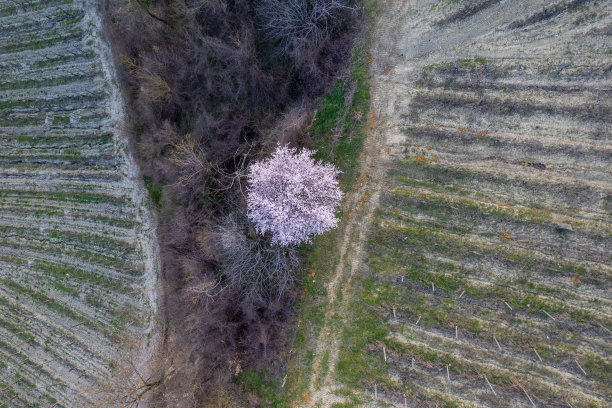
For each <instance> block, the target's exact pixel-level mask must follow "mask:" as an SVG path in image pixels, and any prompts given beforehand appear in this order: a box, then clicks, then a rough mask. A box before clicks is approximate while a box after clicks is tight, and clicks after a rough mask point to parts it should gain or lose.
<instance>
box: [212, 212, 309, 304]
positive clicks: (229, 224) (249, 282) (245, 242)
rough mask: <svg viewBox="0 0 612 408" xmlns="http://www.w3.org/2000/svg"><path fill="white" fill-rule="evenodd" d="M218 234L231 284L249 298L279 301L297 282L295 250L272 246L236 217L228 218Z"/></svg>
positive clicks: (246, 222)
mask: <svg viewBox="0 0 612 408" xmlns="http://www.w3.org/2000/svg"><path fill="white" fill-rule="evenodd" d="M216 232H217V236H218V239H219V241H218V243H219V252H220V255H221V259H222V267H223V272H224V274H225V275H226V277H227V279H228V283H229V285H230V286H232V287H234V288H236V289H239V290H241V291H242V293H243V294H244V296H245V297H246V298H247V299H248V298H255V299H268V300H269V299H274V298H280V297H281V296H282V295H283V293H284V292H285V291H286V290H287V289H288V288H290V287H291V286H292V285H293V284H294V283H295V281H296V276H295V270H296V268H297V266H298V265H299V260H298V257H297V254H296V252H295V249H294V248H293V247H285V248H283V247H280V246H272V245H270V242H269V240H268V239H266V238H264V237H262V236H260V235H258V234H256V233H255V230H254V228H253V227H252V226H251V225H250V224H249V223H248V221H246V219H244V218H243V220H240V219H239V218H238V216H236V215H231V216H228V217H226V218H225V219H224V220H223V223H222V224H220V225H219V226H218V227H217V229H216Z"/></svg>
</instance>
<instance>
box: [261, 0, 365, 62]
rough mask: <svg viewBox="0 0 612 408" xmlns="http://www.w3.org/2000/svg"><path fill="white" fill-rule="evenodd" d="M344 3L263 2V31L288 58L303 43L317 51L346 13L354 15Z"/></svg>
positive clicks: (325, 0)
mask: <svg viewBox="0 0 612 408" xmlns="http://www.w3.org/2000/svg"><path fill="white" fill-rule="evenodd" d="M355 10H356V9H355V8H353V7H350V6H348V5H347V4H345V3H344V2H343V1H341V0H260V1H259V2H258V3H257V5H256V14H257V18H258V20H259V24H260V28H261V29H262V30H263V31H264V32H265V33H266V35H267V36H268V38H269V39H270V40H271V41H274V42H277V43H278V45H279V46H280V48H281V50H282V51H283V52H285V53H287V54H289V53H290V52H291V50H292V49H293V48H295V47H296V46H299V45H300V44H303V43H308V44H312V45H313V46H315V47H317V46H319V44H321V42H322V41H323V40H324V39H326V38H327V37H329V36H330V35H331V34H332V33H333V32H334V31H335V30H336V28H337V26H338V25H339V22H340V20H341V19H342V17H343V15H344V13H346V12H348V11H355Z"/></svg>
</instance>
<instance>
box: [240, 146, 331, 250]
mask: <svg viewBox="0 0 612 408" xmlns="http://www.w3.org/2000/svg"><path fill="white" fill-rule="evenodd" d="M313 154H314V151H312V150H308V149H303V150H301V151H300V152H297V150H296V149H294V148H289V147H287V146H278V147H277V148H276V150H275V151H274V153H272V156H271V157H270V158H268V159H267V160H263V161H260V162H258V163H253V164H251V167H250V171H249V175H248V181H249V187H248V197H247V214H248V217H249V219H250V220H251V221H252V222H253V223H254V224H255V229H256V231H257V232H258V233H259V234H262V235H263V234H266V233H268V232H269V233H270V234H271V236H272V243H273V244H278V245H281V246H289V245H296V244H299V243H301V242H311V240H312V236H313V235H317V234H322V233H324V232H325V231H328V230H330V229H332V228H335V227H336V226H337V225H338V218H336V208H337V207H338V205H339V203H340V199H341V198H342V191H340V188H339V187H338V173H339V171H338V170H337V169H336V168H335V167H334V166H333V165H332V164H323V163H321V162H316V161H315V160H314V159H313V158H312V157H311V156H312V155H313Z"/></svg>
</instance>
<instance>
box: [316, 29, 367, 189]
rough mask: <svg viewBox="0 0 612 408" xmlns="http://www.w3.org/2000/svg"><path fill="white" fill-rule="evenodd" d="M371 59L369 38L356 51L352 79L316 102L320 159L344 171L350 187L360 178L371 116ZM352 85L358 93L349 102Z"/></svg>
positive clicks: (340, 83) (343, 177)
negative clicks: (367, 128) (348, 94)
mask: <svg viewBox="0 0 612 408" xmlns="http://www.w3.org/2000/svg"><path fill="white" fill-rule="evenodd" d="M368 60H369V57H368V43H367V41H366V43H363V44H360V45H358V46H357V47H356V48H355V49H354V50H353V56H352V75H351V77H350V79H348V80H338V81H337V82H336V84H335V86H334V88H333V89H332V91H331V93H330V94H329V95H327V96H325V97H322V98H319V99H317V100H316V101H315V103H316V104H317V105H318V106H320V108H319V109H318V111H317V114H316V117H315V121H314V124H313V127H312V134H313V135H314V136H315V149H316V150H317V158H318V159H323V160H326V161H331V162H333V163H334V164H335V165H336V166H337V167H338V168H339V169H340V170H341V171H342V174H341V176H340V179H341V182H342V184H343V185H344V186H345V187H346V188H350V186H352V185H353V184H354V183H355V181H356V180H357V178H358V177H359V174H358V165H359V154H360V153H361V150H362V147H363V141H364V140H365V138H366V126H367V122H368V119H369V118H370V115H371V112H370V85H369V84H370V82H369V81H370V74H369V70H368ZM352 86H354V87H355V92H354V94H353V96H352V98H350V100H349V103H346V102H347V98H346V93H347V90H348V89H350V88H351V87H352Z"/></svg>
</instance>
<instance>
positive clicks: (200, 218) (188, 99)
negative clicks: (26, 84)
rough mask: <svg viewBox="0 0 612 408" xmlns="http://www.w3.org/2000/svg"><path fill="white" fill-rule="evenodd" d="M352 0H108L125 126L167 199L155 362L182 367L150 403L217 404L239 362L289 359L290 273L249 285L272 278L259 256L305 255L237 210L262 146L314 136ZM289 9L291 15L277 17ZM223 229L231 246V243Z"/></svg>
mask: <svg viewBox="0 0 612 408" xmlns="http://www.w3.org/2000/svg"><path fill="white" fill-rule="evenodd" d="M353 1H354V0H347V2H346V3H340V1H339V0H332V1H329V2H327V1H323V0H291V1H290V2H285V1H284V0H261V1H259V2H253V1H250V0H107V1H106V4H105V10H104V11H105V16H106V26H107V34H108V36H109V39H110V41H111V43H112V48H113V51H114V53H115V59H116V64H117V66H118V68H119V74H120V79H121V82H122V85H123V89H124V94H125V97H126V100H127V102H128V123H126V126H125V127H126V130H127V131H128V132H129V133H130V135H131V137H132V139H133V148H134V151H135V154H136V156H137V159H138V160H139V163H140V165H141V169H142V173H143V176H144V177H146V179H147V180H149V181H150V182H149V183H148V184H149V186H150V187H151V188H152V189H154V190H155V191H156V194H157V198H158V200H157V204H158V205H159V211H158V212H159V221H160V222H159V229H158V237H159V240H160V246H161V252H160V253H161V260H162V288H163V294H162V296H160V302H161V305H160V306H161V307H160V309H161V310H162V311H163V313H164V320H165V321H164V324H165V327H164V328H163V329H162V330H163V332H164V336H163V337H164V339H163V344H162V346H163V350H161V353H160V356H159V357H160V358H159V360H158V365H159V370H160V372H162V373H165V372H168V368H169V367H172V370H171V372H172V373H173V374H172V375H167V376H165V377H164V380H163V381H162V382H161V384H159V385H158V386H157V385H156V389H153V390H151V391H150V393H155V397H154V398H153V399H151V401H150V404H149V405H151V406H152V407H155V406H171V407H177V408H180V407H193V406H207V405H206V404H210V403H211V402H210V400H209V398H212V397H214V395H215V394H216V392H215V390H218V389H219V385H224V386H225V385H226V384H228V380H229V379H231V378H232V377H233V376H234V375H235V374H236V373H238V372H240V370H242V369H244V368H245V367H248V366H252V367H254V368H257V367H256V365H257V364H262V365H263V366H266V367H268V368H271V369H274V368H275V367H277V366H278V365H279V364H280V362H281V360H282V358H283V349H282V347H283V344H284V340H285V339H284V338H283V333H284V332H286V330H284V328H286V327H287V324H288V323H287V322H288V321H289V319H290V313H291V307H290V304H291V303H292V302H293V298H294V296H295V292H294V291H292V290H291V284H292V279H291V278H288V279H286V285H287V288H288V290H286V291H284V295H283V296H282V297H280V298H279V297H277V296H253V295H251V296H248V294H249V293H251V294H253V293H254V292H252V291H251V290H252V289H254V288H258V290H259V291H263V292H262V293H265V291H266V290H267V289H270V285H269V281H268V282H267V281H265V279H264V280H261V279H260V280H259V281H258V280H257V279H258V276H261V275H258V274H257V270H258V269H257V268H255V267H253V265H251V264H249V263H248V260H252V259H255V260H257V263H259V264H260V265H264V267H267V268H271V269H269V272H270V273H272V274H275V273H281V272H280V271H286V270H289V269H291V268H295V266H296V259H297V258H296V257H295V254H294V253H293V252H287V253H284V252H283V253H277V254H272V253H270V252H269V251H267V248H269V247H268V246H267V244H266V243H265V242H264V241H262V240H261V239H256V238H254V237H253V236H251V235H250V234H249V232H248V228H246V229H245V226H244V225H242V224H241V221H240V217H239V216H236V215H232V214H234V213H236V214H237V213H240V211H243V210H244V208H245V202H244V197H243V195H242V193H241V191H240V187H241V186H242V178H241V177H240V174H241V173H243V172H244V170H245V169H246V168H247V166H248V164H249V162H250V161H251V159H252V158H253V157H261V156H263V155H265V154H267V153H268V152H267V151H266V150H267V149H269V148H270V147H273V146H275V145H276V143H277V141H279V140H280V141H281V142H282V143H290V144H291V145H293V146H296V147H302V146H304V145H306V146H308V144H309V139H308V137H306V135H307V126H308V125H309V123H310V119H311V118H312V109H311V107H312V104H311V101H312V98H314V97H317V96H319V95H321V94H322V93H323V92H324V91H325V90H327V89H329V87H330V84H331V82H332V80H333V79H334V78H335V76H336V75H337V74H338V72H339V71H340V70H341V69H342V68H343V66H344V65H345V63H346V61H347V59H348V58H347V57H348V56H349V55H350V50H351V46H352V36H353V34H354V33H353V32H351V27H355V26H356V21H357V19H358V15H357V13H356V12H355V4H354V3H353ZM285 4H290V5H291V6H292V7H294V8H293V9H292V10H294V11H295V12H297V14H295V13H294V15H293V17H292V15H291V13H289V14H287V13H288V12H287V9H285V8H283V7H285V6H284V5H285ZM289 11H290V12H291V10H289ZM296 18H297V20H296ZM279 19H280V20H279ZM282 19H289V22H288V25H285V26H284V28H283V26H282V25H281V26H278V27H277V28H274V27H275V26H274V24H276V23H278V22H279V21H282ZM300 19H301V20H300ZM270 129H275V130H276V131H275V132H268V130H270ZM160 191H161V194H160ZM228 214H229V216H228ZM232 217H233V218H232ZM232 219H233V220H234V221H233V222H235V223H236V226H237V227H236V228H235V229H234V228H233V224H232V221H228V220H232ZM219 234H221V236H222V237H223V239H225V240H226V241H227V242H231V243H232V245H233V247H232V245H230V246H227V245H226V247H225V248H226V249H223V247H221V249H220V247H219V243H221V242H222V241H223V240H219ZM227 242H226V244H227ZM236 244H238V245H236ZM231 248H233V249H231ZM230 249H231V250H230ZM231 251H234V252H233V254H234V255H232V252H231ZM247 254H249V255H247ZM230 258H232V259H235V261H236V262H235V264H233V265H229V268H230V269H228V263H227V262H223V260H224V259H225V260H227V259H230ZM257 263H256V264H257ZM240 265H242V266H240ZM248 267H250V268H248ZM231 268H239V269H240V270H241V271H242V272H243V273H242V274H238V273H236V274H234V273H230V272H231ZM243 268H244V269H243ZM232 280H233V282H232ZM232 283H233V284H232ZM249 285H250V286H249ZM266 288H267V289H266ZM240 406H245V404H244V403H242V404H240Z"/></svg>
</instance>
